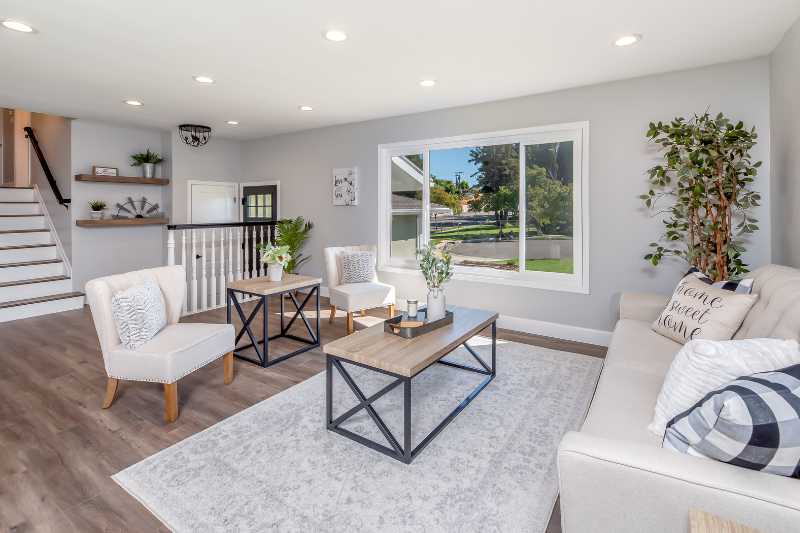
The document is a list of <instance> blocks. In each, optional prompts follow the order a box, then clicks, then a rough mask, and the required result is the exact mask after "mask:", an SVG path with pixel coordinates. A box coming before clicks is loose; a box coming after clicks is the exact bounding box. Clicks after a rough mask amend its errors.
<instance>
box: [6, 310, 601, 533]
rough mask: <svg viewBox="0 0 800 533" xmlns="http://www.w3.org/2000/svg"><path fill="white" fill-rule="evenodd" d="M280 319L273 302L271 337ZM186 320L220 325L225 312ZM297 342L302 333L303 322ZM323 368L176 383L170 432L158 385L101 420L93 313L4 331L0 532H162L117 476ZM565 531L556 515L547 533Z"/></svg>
mask: <svg viewBox="0 0 800 533" xmlns="http://www.w3.org/2000/svg"><path fill="white" fill-rule="evenodd" d="M252 306H253V304H252V303H248V304H244V307H245V308H246V309H251V308H252ZM288 307H291V304H288V305H287V308H288ZM329 309H330V307H329V305H328V301H327V298H323V301H322V315H323V316H322V318H323V319H322V342H323V344H324V343H326V342H330V341H332V340H334V339H337V338H339V337H342V336H343V335H344V333H345V330H346V318H345V316H344V314H341V316H337V318H336V319H335V321H334V323H333V324H329V323H328V320H327V318H328V315H329ZM279 312H280V311H279V308H278V301H277V299H275V298H272V299H271V305H270V313H271V315H270V327H271V328H272V327H273V326H272V324H273V323H274V324H275V326H274V327H275V328H276V329H274V330H273V331H277V327H278V321H279ZM312 315H313V313H312ZM386 316H388V315H387V311H386V310H385V309H378V310H373V311H370V312H368V313H367V317H364V318H361V317H358V316H357V317H356V326H355V327H356V330H358V329H361V328H363V327H365V325H364V324H365V323H366V324H367V325H369V324H371V323H376V322H377V321H378V319H383V318H385V317H386ZM309 318H310V317H309ZM181 321H182V322H217V323H220V322H224V321H225V309H217V310H213V311H208V312H205V313H199V314H196V315H191V316H188V317H184V318H183V319H182V320H181ZM298 322H299V321H298ZM359 322H361V323H359ZM234 323H236V324H238V321H236V320H235V321H234ZM312 323H313V321H312ZM301 328H302V329H301ZM255 330H256V331H258V332H259V333H257V334H259V335H260V328H256V329H255ZM295 331H296V332H298V333H300V334H303V333H305V330H304V328H303V326H302V323H300V324H295V325H294V326H293V328H292V332H295ZM488 332H489V330H487V331H486V334H488ZM498 337H499V338H501V339H505V340H510V341H514V342H521V343H525V344H532V345H536V346H543V347H546V348H553V349H557V350H564V351H570V352H575V353H583V354H586V355H591V356H594V357H605V352H606V349H605V348H603V347H598V346H592V345H588V344H582V343H577V342H571V341H563V340H558V339H551V338H548V337H540V336H536V335H528V334H523V333H517V332H513V331H507V330H502V329H499V330H498ZM286 342H287V341H284V340H283V339H279V340H278V341H276V342H275V343H272V342H270V352H271V353H270V356H271V358H272V357H273V356H276V357H277V356H279V355H281V353H286V352H287V351H288V350H289V349H293V348H294V346H295V345H289V344H287V343H286ZM244 343H245V340H243V341H242V344H244ZM324 368H325V363H324V355H323V353H322V350H321V349H319V348H318V349H315V350H312V351H309V352H306V353H304V354H301V355H299V356H297V357H295V358H292V359H290V360H287V361H284V362H282V363H280V364H278V365H275V366H273V367H270V368H268V369H263V368H261V367H257V366H254V365H251V364H248V363H245V362H243V361H241V360H238V359H237V360H236V361H235V363H234V372H235V378H234V381H233V383H232V384H231V385H227V386H226V385H224V384H223V373H222V360H221V359H219V360H217V361H215V362H213V363H211V364H209V365H207V366H205V367H203V368H201V369H199V370H197V371H195V372H193V373H192V374H190V375H188V376H186V377H184V378H182V379H181V380H180V381H179V383H178V404H179V412H180V417H179V418H178V420H177V421H176V422H173V423H168V422H166V420H165V411H164V392H163V391H164V389H163V386H161V385H159V384H155V383H144V382H131V381H124V382H123V381H121V382H120V386H119V389H118V391H117V395H116V398H115V400H114V403H113V404H112V406H111V407H110V408H109V409H105V410H103V409H101V405H102V403H103V396H104V394H105V390H106V382H107V375H106V373H105V370H104V366H103V358H102V354H101V352H100V345H99V343H98V341H97V334H96V332H95V329H94V323H93V322H92V316H91V313H90V311H89V308H88V306H87V307H84V308H83V309H80V310H76V311H67V312H64V313H59V314H53V315H46V316H42V317H35V318H28V319H24V320H18V321H12V322H5V323H2V324H0V531H12V532H17V533H23V532H25V533H91V532H112V531H113V532H126V533H139V532H147V533H154V532H158V533H166V532H167V531H168V530H167V528H166V527H164V526H162V524H161V522H160V521H159V520H158V519H157V518H155V517H154V516H153V515H152V514H151V513H150V512H149V511H147V509H145V508H144V507H143V506H142V505H141V504H140V503H139V502H138V501H136V500H135V499H134V498H133V497H131V496H129V495H128V494H127V493H126V492H125V491H124V490H123V489H121V488H120V487H119V486H118V485H117V484H116V483H115V482H114V481H113V480H112V479H111V477H110V476H112V475H113V474H115V473H117V472H119V471H120V470H123V469H124V468H127V467H128V466H130V465H132V464H134V463H137V462H139V461H141V460H142V459H144V458H145V457H148V456H150V455H152V454H155V453H157V452H159V451H161V450H163V449H165V448H167V447H168V446H171V445H172V444H175V443H177V442H179V441H181V440H182V439H185V438H187V437H189V436H191V435H194V434H195V433H198V432H199V431H202V430H203V429H205V428H208V427H210V426H212V425H213V424H216V423H217V422H219V421H221V420H224V419H225V418H227V417H229V416H231V415H234V414H236V413H238V412H239V411H242V410H243V409H246V408H248V407H250V406H252V405H254V404H256V403H258V402H260V401H261V400H264V399H265V398H269V397H270V396H272V395H274V394H277V393H279V392H281V391H284V390H286V389H288V388H289V387H291V386H292V385H295V384H297V383H300V382H301V381H303V380H305V379H308V378H309V377H311V376H314V375H315V374H317V373H319V372H322V371H323V370H324ZM560 531H561V527H560V519H559V515H558V507H556V511H555V512H554V513H553V517H552V518H551V520H550V524H549V525H548V528H547V533H557V532H560Z"/></svg>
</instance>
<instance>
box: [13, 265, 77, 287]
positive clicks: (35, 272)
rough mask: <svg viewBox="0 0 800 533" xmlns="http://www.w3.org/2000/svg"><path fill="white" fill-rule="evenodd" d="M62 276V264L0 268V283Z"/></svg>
mask: <svg viewBox="0 0 800 533" xmlns="http://www.w3.org/2000/svg"><path fill="white" fill-rule="evenodd" d="M63 275H64V263H48V264H45V265H28V266H19V267H6V268H0V283H2V282H5V281H20V280H23V279H35V278H52V277H53V276H63Z"/></svg>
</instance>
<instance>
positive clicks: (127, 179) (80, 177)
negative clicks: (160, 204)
mask: <svg viewBox="0 0 800 533" xmlns="http://www.w3.org/2000/svg"><path fill="white" fill-rule="evenodd" d="M75 181H94V182H103V183H138V184H141V185H167V184H168V183H169V180H167V179H156V178H142V177H134V176H95V175H94V174H77V175H76V176H75Z"/></svg>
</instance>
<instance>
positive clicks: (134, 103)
mask: <svg viewBox="0 0 800 533" xmlns="http://www.w3.org/2000/svg"><path fill="white" fill-rule="evenodd" d="M125 103H126V104H128V105H144V104H143V103H141V102H137V101H136V100H125Z"/></svg>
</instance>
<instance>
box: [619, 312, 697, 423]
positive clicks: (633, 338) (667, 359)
mask: <svg viewBox="0 0 800 533" xmlns="http://www.w3.org/2000/svg"><path fill="white" fill-rule="evenodd" d="M681 348H683V345H681V344H679V343H677V342H675V341H673V340H672V339H668V338H666V337H664V336H662V335H659V334H658V333H656V332H655V331H653V330H652V329H651V328H650V324H649V323H648V322H640V321H639V320H625V319H623V320H620V321H619V322H617V327H616V329H615V330H614V336H613V337H612V339H611V345H610V346H609V347H608V353H607V354H606V363H605V366H606V367H609V366H615V367H621V368H630V369H631V370H638V371H640V372H645V373H648V374H653V375H655V376H659V377H661V378H664V377H666V375H667V372H669V366H670V365H671V364H672V360H673V359H675V355H677V353H678V352H679V351H680V349H681ZM659 388H660V387H659ZM654 405H655V404H654ZM649 423H650V422H648V424H649Z"/></svg>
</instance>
